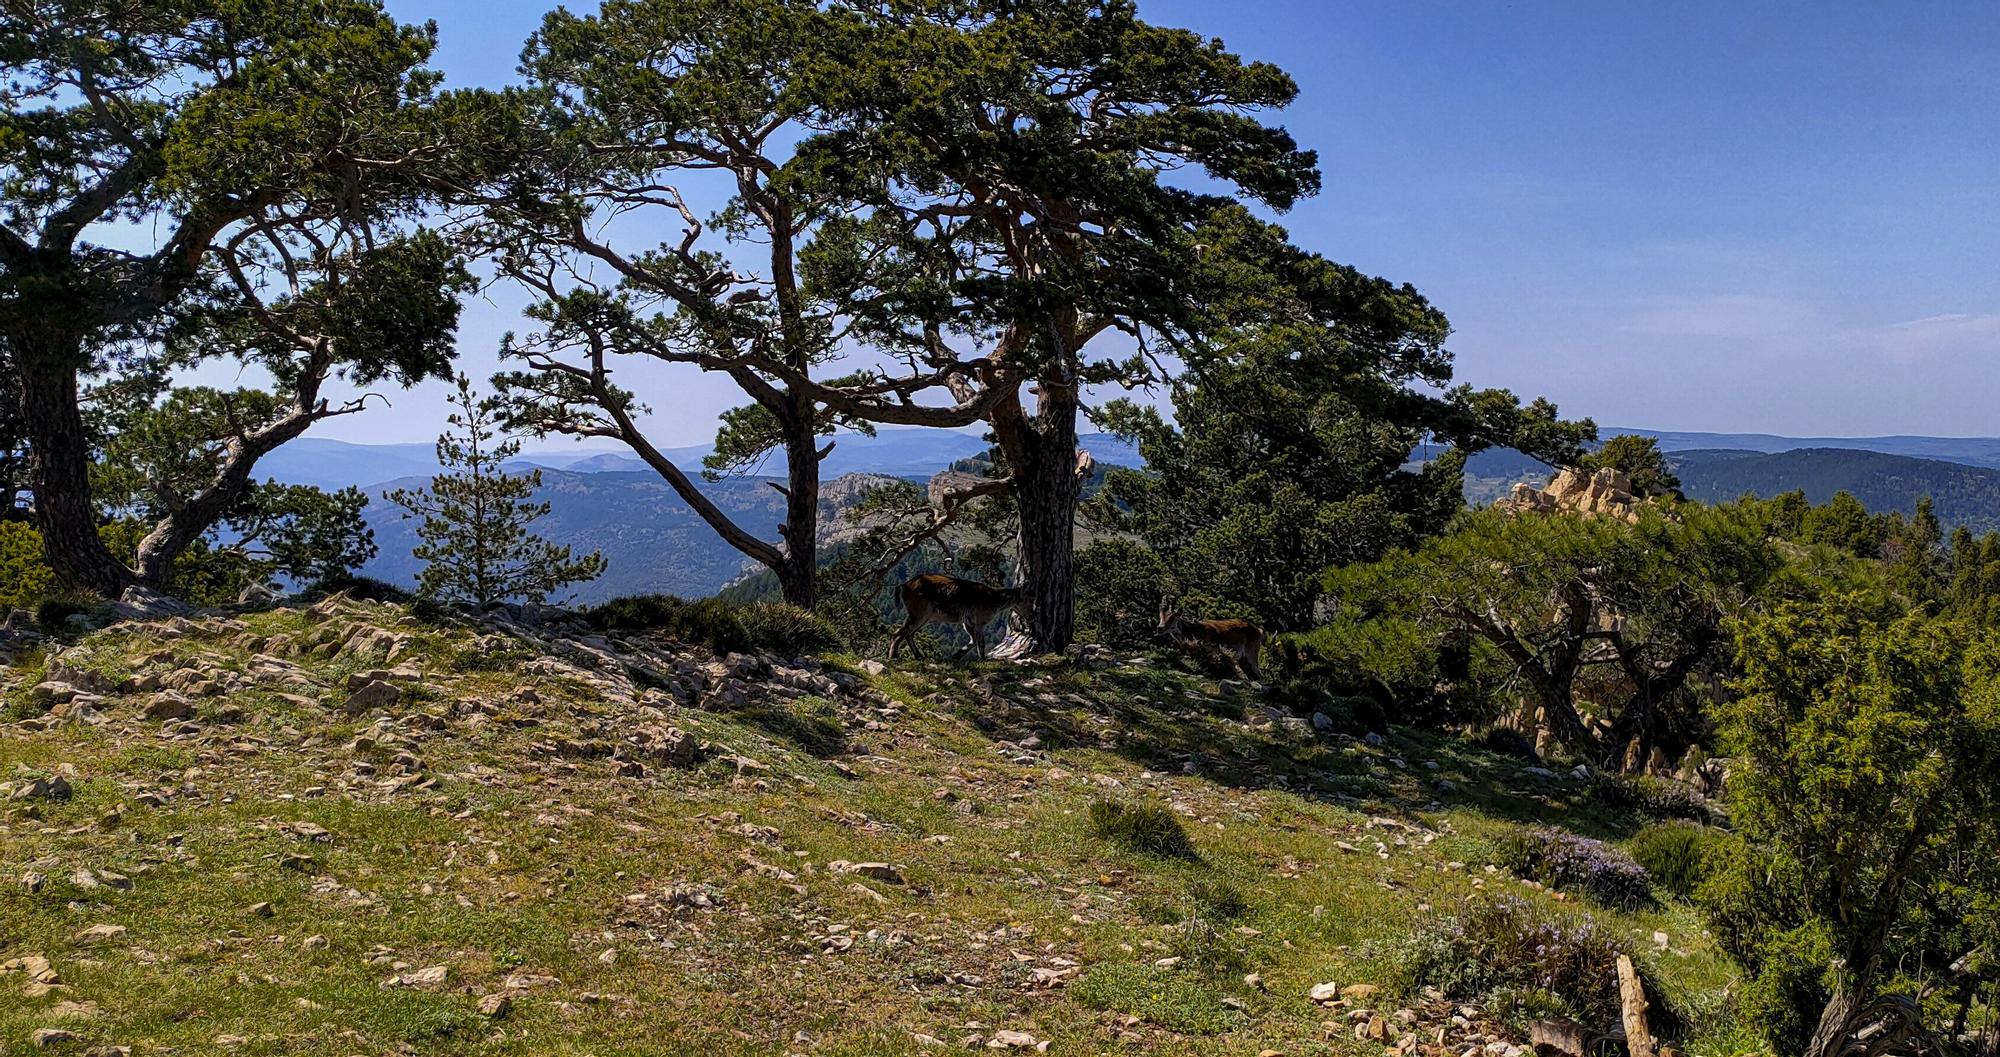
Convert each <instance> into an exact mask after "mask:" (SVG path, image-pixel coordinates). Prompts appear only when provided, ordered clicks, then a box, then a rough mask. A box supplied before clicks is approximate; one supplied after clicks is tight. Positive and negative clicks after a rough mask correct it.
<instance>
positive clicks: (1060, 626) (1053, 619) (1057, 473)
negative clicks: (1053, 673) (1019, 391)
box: [993, 384, 1082, 653]
mask: <svg viewBox="0 0 2000 1057" xmlns="http://www.w3.org/2000/svg"><path fill="white" fill-rule="evenodd" d="M1077 410H1078V405H1077V396H1076V391H1075V390H1074V389H1072V388H1069V387H1067V386H1060V385H1051V384H1044V385H1043V386H1042V388H1041V389H1039V390H1038V391H1037V393H1036V409H1035V414H1034V416H1033V417H1032V418H1029V417H1028V416H1027V415H1025V414H1023V413H1022V409H1021V407H1020V405H1019V404H1018V403H1014V402H1011V401H1010V402H1009V403H1007V404H1003V405H1001V407H1000V408H999V409H998V410H997V411H996V413H995V415H994V419H993V426H994V431H995V433H996V434H997V436H998V437H999V439H1000V446H1001V450H1002V451H1004V452H1005V453H1006V455H1007V461H1008V462H1009V463H1010V464H1011V468H1012V469H1013V478H1014V501H1015V506H1016V507H1017V508H1018V510H1019V512H1020V518H1021V566H1022V568H1021V577H1022V582H1023V583H1025V584H1027V585H1028V588H1029V590H1028V597H1029V606H1030V608H1029V610H1028V612H1027V614H1026V617H1027V622H1028V638H1029V643H1030V649H1031V650H1032V652H1035V653H1055V652H1059V651H1061V650H1064V649H1067V648H1068V647H1069V644H1070V642H1071V641H1072V639H1073V638H1074V636H1075V631H1076V508H1077V502H1078V500H1079V498H1080V497H1081V495H1082V482H1081V481H1080V480H1078V478H1077V472H1076V465H1077V464H1076V416H1077Z"/></svg>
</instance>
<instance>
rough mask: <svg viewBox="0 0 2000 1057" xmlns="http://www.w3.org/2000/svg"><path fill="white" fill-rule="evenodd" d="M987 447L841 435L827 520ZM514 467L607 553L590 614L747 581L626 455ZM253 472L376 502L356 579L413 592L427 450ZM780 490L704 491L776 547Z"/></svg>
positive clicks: (947, 439)
mask: <svg viewBox="0 0 2000 1057" xmlns="http://www.w3.org/2000/svg"><path fill="white" fill-rule="evenodd" d="M1081 443H1082V445H1083V446H1084V447H1085V448H1086V449H1088V450H1089V451H1090V452H1091V454H1092V455H1093V456H1095V457H1096V458H1097V460H1098V461H1099V462H1100V463H1104V464H1108V465H1120V466H1136V465H1138V464H1139V461H1140V460H1139V456H1138V452H1137V451H1136V450H1135V449H1134V448H1133V447H1132V446H1131V445H1129V444H1126V443H1124V442H1123V441H1120V440H1118V439H1117V438H1116V437H1111V436H1107V435H1105V434H1101V433H1098V434H1089V435H1086V436H1084V437H1083V438H1081ZM987 447H988V445H987V444H986V442H985V441H983V440H981V439H980V438H979V437H977V436H975V435H973V434H969V433H958V432H953V431H949V430H929V429H883V430H879V431H877V433H876V435H875V436H873V437H868V436H863V435H860V434H844V435H842V436H840V437H839V438H838V439H837V440H836V441H835V444H834V449H833V452H832V454H830V455H829V456H828V457H827V458H826V460H825V461H824V462H822V463H821V464H820V468H821V473H822V480H823V481H824V482H825V484H824V486H823V495H822V501H823V502H822V509H821V512H822V521H823V523H825V524H828V525H834V524H835V521H836V519H837V518H839V517H840V516H841V514H842V513H843V512H844V511H845V510H846V509H847V507H848V506H850V505H851V504H852V503H853V501H854V500H855V499H856V498H858V497H859V495H860V493H861V492H862V491H863V490H865V488H866V487H867V486H868V485H870V484H873V483H880V482H883V481H886V480H889V479H892V478H898V477H901V478H909V479H917V480H927V479H929V478H930V476H931V475H932V474H935V473H937V472H938V471H940V470H943V469H945V468H946V467H948V466H950V465H951V464H953V463H956V462H959V461H962V460H964V459H968V458H972V457H975V456H978V455H981V454H983V453H985V451H986V450H987ZM710 450H711V449H710V448H708V447H707V446H699V447H686V448H672V449H667V451H666V455H667V457H668V458H670V459H672V460H673V461H674V464H675V465H676V466H679V467H681V468H682V469H684V470H686V471H688V472H689V473H690V474H693V473H696V472H698V471H699V470H700V469H701V460H702V458H703V457H704V456H706V455H707V454H708V453H709V451H710ZM509 465H510V467H512V468H515V469H527V468H536V469H540V470H541V471H542V488H541V491H540V492H539V493H538V496H537V497H538V498H540V499H543V500H546V501H547V502H548V503H549V505H550V508H551V509H550V512H549V515H548V517H546V518H544V519H542V520H541V521H540V522H538V523H537V524H536V526H535V528H536V531H537V532H539V533H540V534H542V535H544V536H547V537H549V538H550V539H554V540H556V541H558V542H561V543H567V544H569V545H571V546H572V547H574V548H576V549H577V550H578V551H579V552H588V551H592V550H597V551H602V552H603V553H604V557H605V558H606V560H607V561H608V563H609V568H608V570H607V572H606V573H605V575H604V576H603V577H601V578H599V579H598V580H597V581H595V582H594V583H590V584H585V585H582V586H580V587H579V588H577V590H576V592H575V597H574V601H577V602H580V603H586V604H587V603H592V602H601V601H604V600H605V599H608V598H613V597H617V596H619V595H631V594H645V593H652V592H662V593H667V594H677V595H687V596H701V595H708V594H713V593H715V592H716V591H718V590H721V589H722V587H723V586H724V585H726V584H728V583H729V582H731V581H732V580H735V579H736V578H737V577H738V576H740V575H741V574H742V573H743V570H744V559H743V556H742V555H741V554H739V553H738V552H737V551H736V550H735V549H734V548H732V547H730V546H729V545H728V544H726V543H724V542H722V540H721V539H720V538H718V537H717V536H716V534H715V533H714V531H712V530H711V529H710V528H709V527H708V525H707V524H706V523H704V522H703V521H702V520H701V518H700V517H699V516H697V515H696V514H695V512H694V511H693V510H692V509H691V508H690V507H688V505H687V504H686V503H683V502H682V501H681V499H680V497H679V496H678V495H676V494H675V493H674V491H673V489H672V488H671V487H669V486H668V485H667V483H666V481H664V480H663V479H661V477H660V475H659V474H657V473H655V472H654V471H653V469H652V468H651V467H650V466H647V465H646V464H645V463H644V462H643V461H641V460H640V459H638V458H637V457H636V456H634V455H632V454H631V453H630V452H629V451H625V450H620V451H605V450H603V449H590V448H569V449H547V450H540V451H532V452H523V453H522V454H521V456H520V457H519V458H518V459H515V460H514V461H513V462H512V463H510V464H509ZM770 465H771V466H772V468H773V469H779V468H782V466H783V460H782V457H774V458H773V459H772V461H771V464H770ZM257 471H258V476H259V477H260V478H276V479H278V480H280V481H284V482H286V483H288V484H309V485H313V486H316V487H319V488H328V489H335V488H348V487H358V488H360V489H361V490H362V491H363V492H365V493H367V495H368V496H369V498H370V500H371V502H370V504H369V506H368V508H367V510H366V512H365V516H366V517H367V520H368V523H369V525H370V527H372V528H373V529H374V530H375V542H376V546H377V547H378V548H379V549H380V554H378V555H377V557H376V558H375V560H374V561H372V562H370V563H369V564H368V565H367V566H365V567H364V568H363V569H362V570H361V571H362V572H363V573H364V574H366V575H369V576H374V577H378V578H380V579H383V580H387V581H389V582H390V583H395V584H403V585H408V584H413V583H415V582H416V577H417V573H418V571H419V569H420V568H421V563H419V562H418V561H417V560H416V559H415V558H414V557H412V556H411V554H410V551H411V548H413V547H414V546H415V545H416V525H415V523H414V522H410V521H406V520H404V519H403V516H402V511H401V509H400V508H398V507H396V506H394V505H392V504H390V503H388V502H387V501H385V500H384V499H382V494H383V493H384V492H387V491H389V490H391V489H395V488H416V487H421V486H422V485H424V484H426V483H428V481H429V479H430V477H431V476H432V475H434V474H436V473H437V472H438V464H437V455H436V452H435V450H434V449H433V447H432V446H431V445H429V444H355V443H350V442H346V441H335V440H321V439H316V438H307V439H303V440H297V441H294V442H292V443H290V444H287V445H285V446H284V447H282V448H280V449H278V450H277V451H276V452H273V453H272V454H270V455H268V456H266V457H265V458H264V459H263V460H262V461H260V462H259V463H258V466H257ZM774 481H775V478H773V477H768V476H754V475H753V476H738V477H730V478H726V479H724V480H721V481H698V482H697V483H698V484H699V486H700V488H701V489H702V491H703V492H704V493H705V494H707V495H708V496H709V497H711V498H712V499H713V500H714V501H715V503H716V504H717V505H718V506H720V507H721V508H722V509H723V510H724V511H726V512H728V514H729V515H730V517H731V518H732V519H734V520H735V521H736V522H737V523H738V524H741V525H743V526H744V527H745V528H748V529H749V530H751V531H752V532H755V533H757V534H758V535H760V536H762V537H764V538H765V539H769V540H774V541H775V540H776V539H777V538H778V523H779V521H780V520H781V519H782V518H783V517H784V498H783V497H782V496H781V495H779V494H778V492H777V490H776V489H774V488H771V487H769V485H770V484H771V483H772V482H774Z"/></svg>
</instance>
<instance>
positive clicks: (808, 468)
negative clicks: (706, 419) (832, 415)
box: [772, 397, 820, 609]
mask: <svg viewBox="0 0 2000 1057" xmlns="http://www.w3.org/2000/svg"><path fill="white" fill-rule="evenodd" d="M793 402H794V404H795V405H801V406H795V407H794V414H795V416H802V418H798V419H795V421H792V422H788V423H786V427H785V467H786V470H787V474H786V481H785V524H784V526H783V527H782V528H780V529H779V530H778V532H779V535H781V536H783V537H784V540H785V554H784V561H783V562H782V563H780V564H779V565H778V566H776V567H774V568H773V569H772V571H773V572H775V573H777V574H778V586H779V588H780V589H781V590H783V591H784V594H785V601H787V602H790V603H791V604H792V605H795V606H798V607H799V608H800V609H811V608H813V607H814V606H816V605H818V604H819V461H820V451H819V446H818V437H817V436H816V435H815V434H814V432H813V419H814V415H813V406H812V400H811V398H810V397H795V398H794V401H793Z"/></svg>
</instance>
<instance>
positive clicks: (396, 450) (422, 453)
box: [257, 429, 1139, 488]
mask: <svg viewBox="0 0 2000 1057" xmlns="http://www.w3.org/2000/svg"><path fill="white" fill-rule="evenodd" d="M1079 440H1080V443H1081V444H1082V445H1083V447H1084V448H1085V449H1087V450H1088V451H1089V452H1090V453H1091V454H1092V455H1093V456H1095V457H1096V458H1097V461H1099V462H1102V463H1109V464H1112V465H1116V466H1137V465H1138V464H1139V452H1138V450H1137V449H1136V448H1134V447H1133V446H1132V445H1130V444H1127V443H1125V442H1124V441H1122V440H1119V439H1118V438H1116V437H1113V436H1110V435H1108V434H1104V433H1090V434H1085V435H1084V436H1083V437H1081V438H1079ZM987 447H988V445H987V443H986V442H985V441H984V440H981V439H980V438H979V437H978V436H976V435H974V434H971V433H960V432H957V431H954V430H944V429H882V430H877V431H876V433H875V435H874V436H872V437H869V436H864V435H862V434H859V433H843V434H841V435H840V436H839V437H837V438H835V439H834V442H833V452H832V454H830V455H828V456H827V457H826V460H825V461H824V462H822V463H820V475H821V477H822V479H824V480H829V481H830V480H832V479H834V478H836V477H841V476H844V475H846V474H850V473H879V474H888V475H889V476H892V477H929V476H930V475H931V474H934V473H936V472H938V471H939V470H942V469H944V468H945V467H947V466H950V465H951V464H952V463H955V462H958V461H959V460H961V459H969V458H972V457H973V456H976V455H980V454H982V453H984V452H985V451H986V449H987ZM713 450H714V448H713V447H712V446H711V445H706V444H702V445H693V446H689V447H684V448H666V449H663V453H664V454H665V455H666V456H667V458H669V459H671V460H673V463H674V465H676V466H678V467H680V468H681V469H683V470H686V471H688V472H689V473H695V472H698V471H699V470H700V469H701V460H702V459H704V458H706V457H707V456H708V453H709V452H711V451H713ZM510 465H513V466H517V467H541V468H543V469H549V470H567V471H569V472H571V473H605V472H644V473H652V472H653V471H652V468H651V467H649V466H647V465H646V464H645V462H643V461H642V460H640V459H639V457H638V456H636V455H634V454H632V452H631V451H630V449H627V448H622V447H621V448H618V449H615V450H607V449H603V448H584V447H568V448H547V449H541V450H535V451H524V452H522V453H521V455H520V457H519V458H518V459H516V460H514V462H513V463H512V464H510ZM767 466H768V467H769V468H770V470H771V472H772V473H774V474H776V473H778V472H779V471H781V470H782V469H783V466H784V459H783V456H781V455H773V456H772V457H771V459H770V460H769V462H768V463H767ZM436 472H438V464H437V454H436V451H435V449H434V448H433V446H432V445H429V444H355V443H352V442H349V441H339V440H324V439H320V438H316V437H307V438H303V439H301V440H295V441H293V442H291V443H290V444H287V445H285V446H284V447H282V448H279V449H278V450H277V451H274V452H272V453H271V454H269V455H267V456H265V457H264V458H263V459H262V460H261V461H260V462H258V464H257V474H258V476H259V477H275V478H277V479H278V480H280V481H283V482H285V483H287V484H309V485H313V486H315V487H318V488H348V487H364V488H366V487H369V486H373V485H377V484H381V483H384V482H388V481H394V480H398V479H401V478H404V477H428V476H430V475H432V474H434V473H436ZM753 476H754V475H753Z"/></svg>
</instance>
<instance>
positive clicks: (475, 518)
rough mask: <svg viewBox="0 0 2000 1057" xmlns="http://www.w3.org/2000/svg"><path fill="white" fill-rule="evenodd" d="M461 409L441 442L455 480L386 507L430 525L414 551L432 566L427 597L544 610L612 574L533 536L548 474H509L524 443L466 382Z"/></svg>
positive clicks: (543, 508)
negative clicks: (539, 492) (577, 586)
mask: <svg viewBox="0 0 2000 1057" xmlns="http://www.w3.org/2000/svg"><path fill="white" fill-rule="evenodd" d="M452 403H453V404H455V405H457V407H458V410H457V411H454V412H452V414H451V416H450V417H449V418H448V419H447V421H448V422H449V423H450V424H451V429H450V430H447V431H446V432H445V433H444V434H443V435H442V436H440V437H438V442H437V455H438V463H439V465H441V466H443V467H445V470H446V472H445V473H442V474H439V475H438V476H436V477H433V478H431V484H430V487H429V488H427V489H426V488H420V489H417V490H416V491H414V492H413V491H410V490H408V489H401V488H399V489H397V490H396V491H394V492H390V493H388V494H387V495H385V496H384V497H383V498H385V499H387V500H389V501H390V502H391V503H394V504H396V505H397V506H399V507H402V508H403V511H404V513H403V516H404V518H406V519H407V518H413V517H414V518H421V519H423V524H422V525H421V526H420V527H419V528H418V529H417V535H418V537H419V538H420V539H421V540H422V541H423V542H421V543H420V544H418V546H417V548H416V550H415V551H414V552H413V553H415V554H416V556H417V557H418V558H420V559H422V560H423V561H424V562H426V563H427V564H426V565H425V567H424V571H423V574H422V575H421V576H420V577H419V578H418V580H417V591H418V593H420V594H422V595H423V596H424V597H426V598H442V599H449V600H453V601H461V602H471V603H473V604H475V605H480V606H488V605H492V604H493V603H496V602H504V601H506V600H508V599H512V598H519V599H523V600H525V601H529V602H540V601H542V600H544V599H546V598H547V597H548V596H549V595H550V593H552V592H554V591H556V590H557V589H559V588H562V587H564V586H567V585H569V584H573V583H580V582H582V581H585V580H594V579H596V578H597V577H598V576H600V575H602V574H603V573H604V556H603V555H602V554H599V553H597V552H595V551H592V552H591V553H590V554H588V555H585V556H584V557H581V558H577V557H573V556H572V555H571V553H570V548H569V547H567V546H565V545H561V544H556V543H551V542H549V541H548V540H546V539H543V538H542V537H540V536H536V535H533V534H531V533H530V532H529V531H528V526H529V525H530V524H532V523H533V522H535V521H536V520H537V519H539V518H541V517H542V516H543V515H545V514H547V513H548V512H549V504H547V503H545V502H544V503H537V502H534V501H532V499H531V497H532V496H533V495H534V494H535V490H536V489H538V488H540V487H541V485H542V473H541V471H540V470H535V471H532V472H529V473H525V474H510V473H507V472H505V471H504V470H503V469H502V468H501V467H502V466H503V465H504V464H505V463H506V461H507V460H508V459H511V458H513V457H514V456H515V455H517V454H519V453H520V450H521V443H520V441H518V440H512V439H506V438H503V437H502V435H501V434H500V432H499V427H498V425H497V416H496V410H497V409H496V407H495V404H494V402H493V401H492V400H490V399H488V400H481V399H479V398H478V397H477V396H475V395H474V394H473V392H472V381H471V379H469V378H467V377H465V376H464V375H460V376H459V378H458V395H456V396H454V397H453V398H452Z"/></svg>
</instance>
